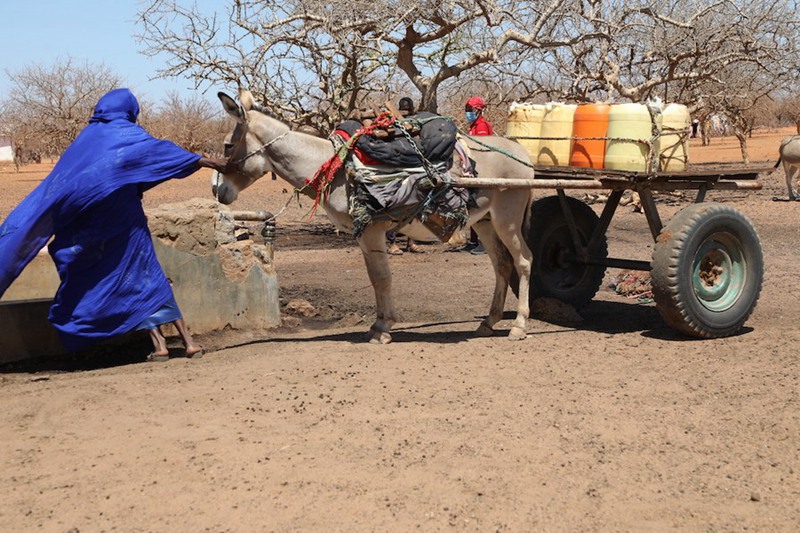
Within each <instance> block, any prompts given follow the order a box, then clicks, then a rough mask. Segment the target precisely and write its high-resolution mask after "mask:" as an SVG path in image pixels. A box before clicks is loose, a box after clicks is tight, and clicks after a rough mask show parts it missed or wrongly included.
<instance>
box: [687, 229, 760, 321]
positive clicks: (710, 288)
mask: <svg viewBox="0 0 800 533" xmlns="http://www.w3.org/2000/svg"><path fill="white" fill-rule="evenodd" d="M746 280H747V260H746V259H745V257H744V254H743V253H742V246H741V244H740V243H739V241H738V240H736V239H734V238H733V237H732V236H731V235H729V234H716V235H712V236H711V237H709V238H708V239H706V240H705V241H704V242H703V244H702V245H701V246H700V247H699V248H698V250H697V253H696V254H695V256H694V262H693V264H692V288H693V289H694V294H695V296H696V297H697V299H698V301H699V302H700V303H701V304H702V305H703V306H704V307H705V308H707V309H709V310H711V311H725V310H727V309H730V308H731V307H733V305H734V304H735V303H736V302H737V301H738V300H739V297H740V296H741V294H742V291H743V290H744V286H745V281H746Z"/></svg>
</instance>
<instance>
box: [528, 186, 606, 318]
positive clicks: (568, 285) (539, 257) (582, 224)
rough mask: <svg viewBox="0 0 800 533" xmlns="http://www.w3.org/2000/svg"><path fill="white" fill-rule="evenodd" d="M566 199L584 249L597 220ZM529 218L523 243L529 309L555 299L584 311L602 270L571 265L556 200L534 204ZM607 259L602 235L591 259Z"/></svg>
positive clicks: (568, 236)
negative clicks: (527, 252) (528, 258)
mask: <svg viewBox="0 0 800 533" xmlns="http://www.w3.org/2000/svg"><path fill="white" fill-rule="evenodd" d="M566 198H567V203H568V205H569V208H570V211H571V212H572V217H573V218H574V219H575V225H576V227H577V230H578V235H579V237H580V241H581V243H582V244H583V245H586V244H587V243H588V242H589V239H591V237H592V233H593V232H594V229H595V228H596V227H597V225H598V223H599V220H600V219H599V217H598V216H597V214H595V212H594V211H593V210H592V208H591V207H589V206H588V205H586V204H585V203H583V202H582V201H580V200H577V199H575V198H572V197H570V196H567V197H566ZM530 217H531V219H530V224H529V226H530V232H529V234H528V235H526V239H527V241H528V246H529V247H530V249H531V252H532V253H533V267H532V268H531V287H530V298H529V301H530V303H531V305H533V301H534V300H535V299H536V298H556V299H558V300H561V301H562V302H565V303H568V304H570V305H572V306H573V307H575V308H577V309H580V308H581V307H584V306H585V305H586V304H588V303H589V302H590V301H591V300H592V298H594V295H595V294H596V293H597V290H598V289H599V288H600V284H601V283H602V282H603V276H604V275H605V271H606V269H605V267H603V266H597V265H587V264H582V263H578V262H575V260H574V257H575V247H574V246H573V243H572V235H571V234H570V229H569V224H568V222H567V218H566V216H565V215H564V211H563V210H562V209H561V204H560V203H559V200H558V196H548V197H546V198H542V199H541V200H537V201H535V202H534V203H533V204H532V205H531V211H530ZM607 255H608V243H607V241H606V236H605V235H603V238H602V239H601V241H600V243H599V244H598V248H597V250H595V251H594V252H593V253H592V256H593V257H595V258H603V259H605V257H606V256H607ZM512 287H514V288H515V289H514V292H515V294H516V292H517V291H516V287H518V278H516V273H514V276H512Z"/></svg>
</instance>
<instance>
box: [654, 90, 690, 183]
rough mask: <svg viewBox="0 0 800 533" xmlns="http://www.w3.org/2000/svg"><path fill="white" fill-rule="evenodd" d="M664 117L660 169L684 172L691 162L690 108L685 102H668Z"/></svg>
mask: <svg viewBox="0 0 800 533" xmlns="http://www.w3.org/2000/svg"><path fill="white" fill-rule="evenodd" d="M662 117H663V122H662V125H661V155H660V157H659V169H660V170H662V171H664V172H683V171H685V170H686V167H687V166H688V164H689V124H690V123H691V118H690V117H689V109H688V108H687V107H686V106H685V105H683V104H667V106H666V107H665V108H664V112H663V114H662Z"/></svg>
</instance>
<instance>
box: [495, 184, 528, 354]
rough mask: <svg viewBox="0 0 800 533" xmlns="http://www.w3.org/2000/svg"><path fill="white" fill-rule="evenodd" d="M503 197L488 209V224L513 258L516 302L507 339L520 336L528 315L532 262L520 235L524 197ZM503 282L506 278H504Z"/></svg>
mask: <svg viewBox="0 0 800 533" xmlns="http://www.w3.org/2000/svg"><path fill="white" fill-rule="evenodd" d="M504 200H511V202H507V203H506V205H505V206H504V207H503V208H500V209H493V210H492V227H493V228H494V231H495V232H496V233H497V238H498V239H500V241H501V242H502V243H503V245H505V248H506V249H507V252H508V253H509V254H510V255H511V257H512V258H513V264H514V268H516V270H517V275H518V277H519V301H518V303H517V317H516V318H515V319H514V324H513V326H512V327H511V332H510V333H509V334H508V338H509V339H512V340H519V339H524V338H525V337H526V336H527V334H526V327H527V324H528V316H529V315H530V304H529V303H528V292H529V290H530V280H531V265H532V264H533V254H532V253H531V250H530V248H529V247H528V243H527V241H525V237H524V236H523V235H522V224H523V221H524V220H525V216H526V211H527V209H528V203H529V200H528V197H527V195H526V196H525V197H522V196H520V195H516V196H515V197H513V198H511V197H510V195H506V198H504ZM506 283H507V281H506Z"/></svg>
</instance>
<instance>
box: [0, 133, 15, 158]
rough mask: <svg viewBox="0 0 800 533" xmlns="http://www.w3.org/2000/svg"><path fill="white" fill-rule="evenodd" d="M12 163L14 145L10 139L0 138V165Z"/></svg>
mask: <svg viewBox="0 0 800 533" xmlns="http://www.w3.org/2000/svg"><path fill="white" fill-rule="evenodd" d="M13 162H14V144H13V143H12V142H11V138H10V137H0V163H13Z"/></svg>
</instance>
